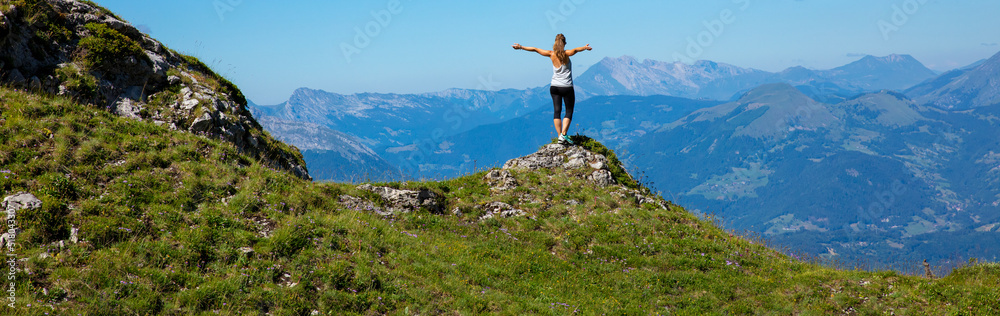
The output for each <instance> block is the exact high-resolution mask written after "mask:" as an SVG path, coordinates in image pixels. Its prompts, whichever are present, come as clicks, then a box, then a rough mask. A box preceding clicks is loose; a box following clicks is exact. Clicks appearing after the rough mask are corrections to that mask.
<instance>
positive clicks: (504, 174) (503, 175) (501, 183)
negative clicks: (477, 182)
mask: <svg viewBox="0 0 1000 316" xmlns="http://www.w3.org/2000/svg"><path fill="white" fill-rule="evenodd" d="M485 179H486V183H488V184H489V185H490V190H491V191H507V190H511V189H514V188H516V187H517V186H518V183H517V179H514V176H513V175H512V174H511V173H510V171H509V170H500V169H493V170H490V172H488V173H486V177H485Z"/></svg>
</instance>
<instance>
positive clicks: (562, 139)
mask: <svg viewBox="0 0 1000 316" xmlns="http://www.w3.org/2000/svg"><path fill="white" fill-rule="evenodd" d="M556 142H557V143H559V144H560V145H566V144H567V143H566V139H564V138H563V136H562V135H559V136H556Z"/></svg>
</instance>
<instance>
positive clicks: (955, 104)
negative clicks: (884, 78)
mask: <svg viewBox="0 0 1000 316" xmlns="http://www.w3.org/2000/svg"><path fill="white" fill-rule="evenodd" d="M907 95H909V96H910V97H912V98H913V99H914V100H915V101H916V102H917V103H918V104H929V105H933V106H936V107H939V108H942V109H948V110H965V109H970V108H976V107H982V106H990V105H995V104H1000V53H997V54H996V55H993V57H990V58H989V59H987V60H986V61H984V62H982V63H980V64H979V65H978V66H975V67H972V68H968V69H959V70H954V71H950V72H947V73H945V74H943V75H941V76H939V77H937V78H935V79H934V80H929V81H926V82H924V83H922V84H920V85H917V86H914V87H912V88H910V89H909V90H907Z"/></svg>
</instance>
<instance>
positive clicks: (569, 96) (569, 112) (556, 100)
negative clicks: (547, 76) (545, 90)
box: [549, 86, 576, 120]
mask: <svg viewBox="0 0 1000 316" xmlns="http://www.w3.org/2000/svg"><path fill="white" fill-rule="evenodd" d="M549 93H551V94H552V110H553V111H554V112H555V113H554V114H553V115H552V118H554V119H557V120H558V119H560V118H561V117H560V115H561V114H562V103H563V100H564V99H565V100H566V118H568V119H573V106H574V105H575V104H576V93H575V92H574V91H573V87H554V86H549Z"/></svg>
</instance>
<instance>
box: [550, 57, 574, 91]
mask: <svg viewBox="0 0 1000 316" xmlns="http://www.w3.org/2000/svg"><path fill="white" fill-rule="evenodd" d="M552 86H553V87H572V86H573V62H572V61H569V62H567V63H565V64H563V65H562V66H559V67H555V66H552Z"/></svg>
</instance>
